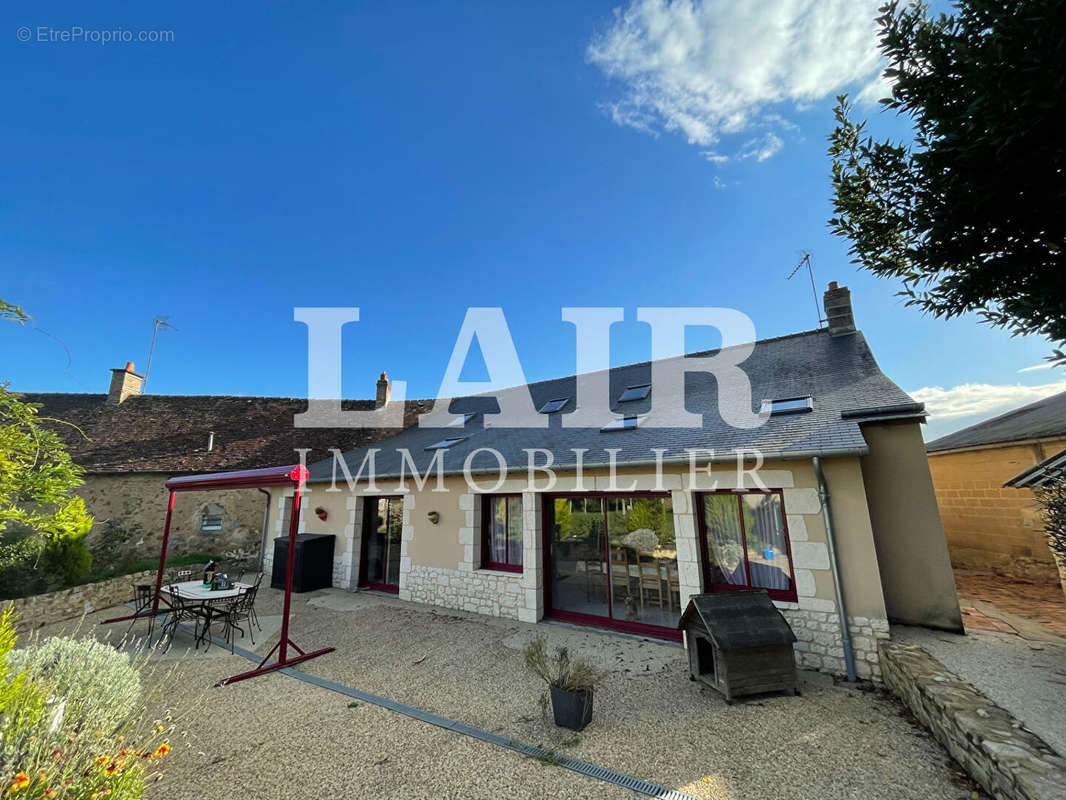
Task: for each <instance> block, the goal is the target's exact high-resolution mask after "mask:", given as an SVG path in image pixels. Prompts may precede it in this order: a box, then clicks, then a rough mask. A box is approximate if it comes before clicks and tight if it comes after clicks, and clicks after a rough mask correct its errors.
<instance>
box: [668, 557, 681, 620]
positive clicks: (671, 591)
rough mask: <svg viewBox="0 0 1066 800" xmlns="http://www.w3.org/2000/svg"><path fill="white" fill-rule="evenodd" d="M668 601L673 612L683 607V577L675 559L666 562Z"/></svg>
mask: <svg viewBox="0 0 1066 800" xmlns="http://www.w3.org/2000/svg"><path fill="white" fill-rule="evenodd" d="M666 599H667V603H668V607H669V609H670V610H671V611H673V610H674V609H675V608H680V607H681V576H680V574H679V573H678V571H677V561H675V560H673V559H671V560H669V561H667V562H666Z"/></svg>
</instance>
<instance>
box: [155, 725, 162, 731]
mask: <svg viewBox="0 0 1066 800" xmlns="http://www.w3.org/2000/svg"><path fill="white" fill-rule="evenodd" d="M155 729H156V730H157V731H158V732H159V733H162V732H163V726H162V725H156V726H155Z"/></svg>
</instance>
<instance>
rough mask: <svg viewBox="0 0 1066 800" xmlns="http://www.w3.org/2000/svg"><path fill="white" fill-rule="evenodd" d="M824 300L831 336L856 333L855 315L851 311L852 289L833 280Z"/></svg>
mask: <svg viewBox="0 0 1066 800" xmlns="http://www.w3.org/2000/svg"><path fill="white" fill-rule="evenodd" d="M822 302H823V304H824V305H825V319H826V322H828V323H829V335H830V336H842V335H844V334H845V333H855V315H854V314H853V313H852V311H851V290H850V289H848V287H847V286H837V282H836V281H833V282H831V283H830V284H829V288H828V289H827V290H826V292H825V298H824V300H823V301H822Z"/></svg>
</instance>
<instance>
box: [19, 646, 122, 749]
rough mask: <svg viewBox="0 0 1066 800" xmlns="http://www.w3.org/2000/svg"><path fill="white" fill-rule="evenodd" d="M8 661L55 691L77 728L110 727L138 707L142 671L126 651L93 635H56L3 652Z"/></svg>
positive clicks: (104, 730) (107, 729)
mask: <svg viewBox="0 0 1066 800" xmlns="http://www.w3.org/2000/svg"><path fill="white" fill-rule="evenodd" d="M7 660H8V664H9V665H10V667H11V669H13V670H14V671H16V672H19V673H22V674H25V675H26V677H27V679H28V680H31V681H33V682H35V683H37V684H40V685H42V686H47V687H48V690H49V691H50V692H51V694H52V695H53V696H54V697H61V698H63V700H62V703H63V706H64V710H63V716H64V719H69V720H71V721H72V725H73V727H74V728H76V730H77V732H83V731H89V732H92V733H96V732H97V731H99V732H101V733H105V734H110V733H113V732H114V731H115V730H116V729H117V728H119V727H120V726H121V724H122V721H124V720H125V719H127V718H128V717H129V716H130V715H131V714H133V712H134V711H135V710H136V708H137V703H138V701H139V700H140V697H141V676H140V673H139V672H138V671H137V669H136V668H135V667H134V666H133V664H132V663H131V660H130V657H129V655H127V654H126V653H120V652H119V651H118V650H116V649H115V648H114V647H112V646H111V645H108V644H104V643H103V642H98V641H96V640H95V639H67V638H64V637H61V636H56V637H54V638H51V639H46V640H45V641H43V642H41V643H39V644H36V645H34V646H32V647H27V648H26V649H24V650H13V651H12V652H11V653H9V654H8V658H7Z"/></svg>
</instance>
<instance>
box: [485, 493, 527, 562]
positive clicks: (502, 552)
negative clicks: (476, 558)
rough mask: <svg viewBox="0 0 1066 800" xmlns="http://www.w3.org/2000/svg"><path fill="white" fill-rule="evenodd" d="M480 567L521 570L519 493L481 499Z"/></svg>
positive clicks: (493, 495)
mask: <svg viewBox="0 0 1066 800" xmlns="http://www.w3.org/2000/svg"><path fill="white" fill-rule="evenodd" d="M481 568H482V569H496V570H504V571H505V572H521V571H522V495H520V494H487V495H484V496H483V497H482V498H481Z"/></svg>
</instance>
